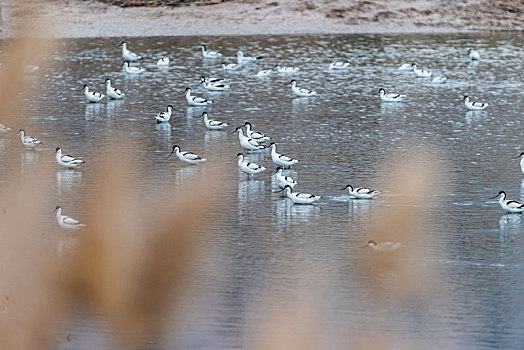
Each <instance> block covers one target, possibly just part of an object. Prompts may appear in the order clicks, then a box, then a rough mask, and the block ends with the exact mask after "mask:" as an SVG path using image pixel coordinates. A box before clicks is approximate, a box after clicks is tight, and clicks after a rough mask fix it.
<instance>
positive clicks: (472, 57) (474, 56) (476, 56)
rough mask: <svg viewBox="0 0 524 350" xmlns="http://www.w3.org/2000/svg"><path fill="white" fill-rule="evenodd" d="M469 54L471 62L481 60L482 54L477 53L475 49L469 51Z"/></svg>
mask: <svg viewBox="0 0 524 350" xmlns="http://www.w3.org/2000/svg"><path fill="white" fill-rule="evenodd" d="M468 53H469V59H470V60H472V61H477V60H480V54H479V53H478V52H477V51H475V50H473V49H469V50H468Z"/></svg>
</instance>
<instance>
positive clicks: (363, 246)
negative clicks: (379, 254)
mask: <svg viewBox="0 0 524 350" xmlns="http://www.w3.org/2000/svg"><path fill="white" fill-rule="evenodd" d="M367 246H368V245H367V244H366V245H362V246H360V248H366V247H367Z"/></svg>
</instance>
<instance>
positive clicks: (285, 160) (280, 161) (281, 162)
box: [269, 142, 298, 168]
mask: <svg viewBox="0 0 524 350" xmlns="http://www.w3.org/2000/svg"><path fill="white" fill-rule="evenodd" d="M269 147H271V160H272V161H273V163H275V164H276V165H278V166H280V167H283V168H291V166H293V165H295V164H297V163H298V160H297V159H293V158H290V157H288V156H284V155H282V154H278V153H277V145H276V143H274V142H271V143H270V144H269Z"/></svg>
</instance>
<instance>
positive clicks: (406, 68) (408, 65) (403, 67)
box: [398, 63, 413, 71]
mask: <svg viewBox="0 0 524 350" xmlns="http://www.w3.org/2000/svg"><path fill="white" fill-rule="evenodd" d="M398 70H404V71H412V70H413V66H412V65H411V63H404V64H403V65H401V66H400V67H398Z"/></svg>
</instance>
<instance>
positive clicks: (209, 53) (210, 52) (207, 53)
mask: <svg viewBox="0 0 524 350" xmlns="http://www.w3.org/2000/svg"><path fill="white" fill-rule="evenodd" d="M200 48H201V49H202V56H203V57H204V58H211V59H213V58H221V57H222V54H221V53H220V52H218V51H214V50H208V49H207V47H206V45H200Z"/></svg>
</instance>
